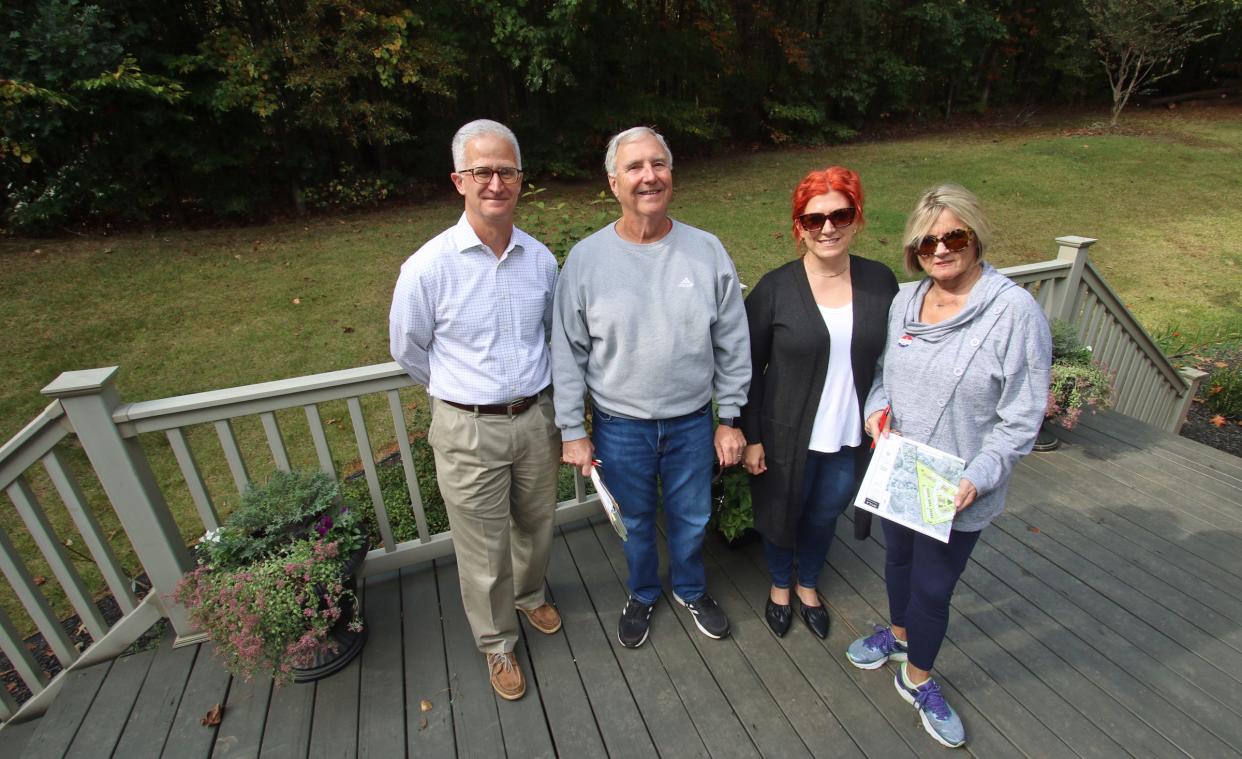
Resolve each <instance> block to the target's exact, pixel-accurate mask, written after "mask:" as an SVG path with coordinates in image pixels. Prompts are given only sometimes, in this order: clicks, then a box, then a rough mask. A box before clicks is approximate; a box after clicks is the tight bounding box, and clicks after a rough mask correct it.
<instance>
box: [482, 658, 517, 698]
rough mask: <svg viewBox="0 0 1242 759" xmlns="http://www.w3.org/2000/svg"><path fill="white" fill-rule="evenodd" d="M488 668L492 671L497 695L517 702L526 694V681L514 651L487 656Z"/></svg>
mask: <svg viewBox="0 0 1242 759" xmlns="http://www.w3.org/2000/svg"><path fill="white" fill-rule="evenodd" d="M487 668H488V669H489V670H491V673H492V687H493V688H494V689H495V690H496V695H498V696H500V697H501V698H503V699H505V700H506V701H516V700H518V699H519V698H521V697H522V696H523V695H525V694H526V680H525V679H524V678H523V677H522V670H521V669H519V668H518V663H517V657H516V656H514V655H513V652H512V651H507V652H504V653H495V654H487Z"/></svg>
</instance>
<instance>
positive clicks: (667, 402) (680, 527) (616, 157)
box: [552, 127, 750, 648]
mask: <svg viewBox="0 0 1242 759" xmlns="http://www.w3.org/2000/svg"><path fill="white" fill-rule="evenodd" d="M604 168H605V169H606V171H607V172H608V184H609V186H610V187H611V188H612V192H613V194H614V195H615V196H616V197H617V201H618V202H619V203H620V204H621V218H620V219H619V220H618V221H617V222H616V223H614V224H609V225H608V226H606V227H604V228H603V229H601V230H599V231H598V232H596V233H595V234H593V235H591V236H590V237H588V238H586V239H585V240H582V241H581V242H579V243H578V244H577V245H575V246H574V248H573V250H571V251H570V252H569V258H568V259H567V260H566V262H565V266H564V268H563V270H562V271H561V276H560V279H559V280H558V282H557V288H556V301H555V305H554V313H553V323H552V384H553V387H554V388H555V397H554V400H555V405H556V425H557V427H559V428H560V429H561V440H562V453H561V458H562V460H563V461H565V462H566V463H569V464H572V465H574V466H576V467H578V468H579V469H581V471H582V473H583V474H584V475H587V474H589V472H590V470H591V467H592V466H594V465H595V464H596V463H598V464H599V466H600V472H601V474H602V475H603V476H604V478H605V481H606V483H607V485H608V488H609V490H611V492H612V493H613V495H614V496H615V497H616V498H617V501H618V503H619V504H620V507H621V513H622V519H623V521H624V522H625V526H626V530H627V532H628V535H629V537H628V540H626V542H625V558H626V562H627V564H628V566H629V582H628V586H629V599H628V601H627V603H626V605H625V608H624V609H623V610H622V613H621V621H620V624H619V626H618V630H617V638H618V640H619V641H620V643H621V645H623V646H626V647H629V648H637V647H638V646H641V645H642V644H643V642H644V641H645V640H646V639H647V632H648V630H649V627H650V620H651V613H652V610H653V609H654V607H655V603H656V601H657V600H659V597H660V593H661V584H660V577H659V556H658V553H657V550H656V537H657V533H656V516H657V507H658V502H659V500H660V499H661V496H662V498H663V504H664V520H665V527H666V531H667V534H668V553H669V563H670V567H669V580H670V582H671V584H672V587H673V597H674V599H675V600H676V601H677V602H678V603H680V604H681V605H683V606H685V607H686V608H688V609H689V610H690V612H691V614H692V615H693V618H694V621H695V624H696V625H697V626H698V628H699V630H700V631H702V632H703V634H704V635H707V636H709V637H711V638H722V637H724V636H726V635H728V633H729V621H728V619H727V618H726V617H725V615H724V612H722V611H721V610H720V607H719V606H717V605H716V602H715V601H714V600H713V599H712V597H711V596H710V595H708V593H707V590H706V580H705V577H704V571H703V557H702V549H703V535H704V532H705V530H706V527H707V520H708V517H710V516H711V475H712V463H713V451H714V455H715V457H716V458H717V459H719V460H720V462H721V464H722V465H723V466H732V465H735V464H737V463H738V462H739V461H740V460H741V455H742V448H743V447H744V445H745V442H746V441H745V439H744V438H743V436H742V433H741V431H740V430H738V429H737V428H736V427H735V426H734V419H735V417H737V416H738V414H739V412H740V410H741V406H742V404H744V403H745V402H746V390H747V388H748V385H749V384H750V337H749V334H748V330H747V326H746V312H745V310H744V308H743V305H742V293H741V287H740V285H739V283H738V278H737V270H736V269H735V268H734V267H733V262H732V261H731V260H730V259H729V255H728V254H727V253H726V252H725V249H724V246H722V245H721V244H720V240H718V239H716V237H715V236H714V235H712V234H709V233H707V232H704V231H702V230H700V229H695V228H694V227H691V226H687V225H685V224H681V223H680V222H676V221H673V220H672V219H671V218H669V216H668V204H669V200H670V199H671V196H672V191H673V175H672V168H673V156H672V153H671V152H670V151H669V149H668V145H667V144H666V143H665V141H664V138H663V137H661V136H660V135H659V134H658V133H656V132H655V131H654V130H651V129H648V128H647V127H634V128H633V129H628V130H626V131H624V132H621V133H620V134H618V135H616V136H615V137H613V138H612V140H611V141H610V142H609V143H608V151H607V154H606V156H605V158H604ZM588 394H589V395H590V397H591V408H592V412H591V425H592V430H591V437H590V438H588V437H587V433H586V413H585V402H584V401H585V397H586V396H587V395H588ZM713 395H714V396H715V399H716V403H717V405H718V406H719V414H720V425H719V426H718V427H717V428H716V430H715V433H714V434H713V432H712V409H711V405H712V404H711V401H712V397H713ZM597 459H598V461H597Z"/></svg>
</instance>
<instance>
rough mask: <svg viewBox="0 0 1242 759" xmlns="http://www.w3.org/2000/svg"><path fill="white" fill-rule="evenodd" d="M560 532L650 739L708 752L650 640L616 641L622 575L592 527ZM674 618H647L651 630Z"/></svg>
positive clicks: (676, 750) (662, 745) (671, 750)
mask: <svg viewBox="0 0 1242 759" xmlns="http://www.w3.org/2000/svg"><path fill="white" fill-rule="evenodd" d="M565 538H566V543H567V544H568V545H569V549H570V551H571V553H572V555H573V560H574V563H575V564H576V565H577V567H578V572H579V573H580V574H581V576H582V580H583V583H584V584H585V585H586V587H587V589H588V592H589V594H590V597H591V604H592V606H594V608H595V610H596V612H597V613H598V614H599V623H600V626H601V627H602V628H603V629H604V630H605V631H606V633H607V639H608V644H609V647H610V649H611V650H612V652H613V656H614V657H616V661H617V663H618V664H619V666H620V667H621V671H622V673H623V674H624V676H625V680H626V682H627V683H628V684H629V689H630V694H631V695H632V696H633V698H634V703H635V705H636V706H637V707H638V710H639V712H640V713H641V715H642V724H643V726H644V727H645V728H646V730H647V733H648V735H649V736H650V737H651V741H652V742H653V743H654V744H655V745H656V746H657V747H658V748H659V751H661V752H662V753H665V754H667V755H669V756H676V757H698V756H703V757H706V756H708V753H707V748H706V747H705V746H704V745H703V740H702V738H700V737H699V734H698V732H697V731H696V730H694V729H692V728H693V723H692V722H691V721H690V715H689V713H688V712H687V711H686V707H685V704H683V703H682V700H681V696H680V694H679V693H678V691H677V689H676V688H675V687H673V682H672V680H671V679H669V675H668V673H667V672H666V671H664V668H663V666H662V665H661V662H660V658H659V655H658V654H657V653H656V651H655V648H654V646H648V645H643V646H642V647H641V648H636V649H627V648H624V647H622V645H621V644H620V643H619V642H618V641H617V620H619V619H620V617H621V609H622V608H624V606H625V602H626V598H627V597H628V593H627V591H626V589H625V584H624V581H623V580H622V579H620V578H618V577H617V575H616V574H615V573H614V572H613V570H612V566H611V565H610V564H609V562H608V559H607V558H606V557H605V556H604V551H603V548H602V546H600V543H599V540H598V539H597V538H596V533H595V531H594V529H593V528H592V529H577V530H571V531H566V533H565ZM675 624H676V622H675V621H674V620H673V619H671V617H670V616H669V615H667V614H665V615H661V614H659V612H658V611H657V612H656V613H655V614H653V615H652V618H651V635H652V636H656V635H664V634H666V633H665V631H667V630H671V629H673V628H672V627H670V625H675ZM635 727H636V728H637V727H638V726H637V725H635Z"/></svg>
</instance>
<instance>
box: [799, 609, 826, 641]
mask: <svg viewBox="0 0 1242 759" xmlns="http://www.w3.org/2000/svg"><path fill="white" fill-rule="evenodd" d="M798 616H800V617H802V621H803V622H806V627H807V629H808V630H810V631H811V632H812V633H814V634H815V637H817V638H819V639H820V640H823V639H824V638H827V637H828V610H827V609H825V608H824V607H823V606H807V605H806V604H804V603H802V602H800V601H799V602H798Z"/></svg>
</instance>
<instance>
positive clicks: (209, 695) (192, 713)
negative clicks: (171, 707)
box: [164, 644, 232, 759]
mask: <svg viewBox="0 0 1242 759" xmlns="http://www.w3.org/2000/svg"><path fill="white" fill-rule="evenodd" d="M231 679H232V678H230V677H229V673H228V670H226V669H225V668H224V666H223V665H222V664H220V660H219V659H218V658H216V654H215V650H214V649H213V648H212V646H211V644H205V645H203V646H202V648H200V649H199V652H198V657H197V658H195V660H194V670H193V671H192V672H191V673H190V681H189V683H187V685H186V689H185V695H184V696H182V698H181V704H180V706H178V707H177V716H176V717H175V718H174V719H173V724H172V729H171V730H169V732H168V740H167V742H166V743H165V744H164V756H166V757H169V758H170V759H182V757H185V759H192V758H193V757H207V756H211V751H212V747H213V746H215V743H216V730H217V727H218V726H217V727H212V726H210V725H204V724H203V722H202V720H203V718H204V717H205V716H207V713H208V712H209V711H211V709H212V708H213V707H215V706H216V705H217V704H218V705H220V706H221V707H223V706H224V704H225V702H226V701H227V700H228V693H229V682H230V681H231Z"/></svg>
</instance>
